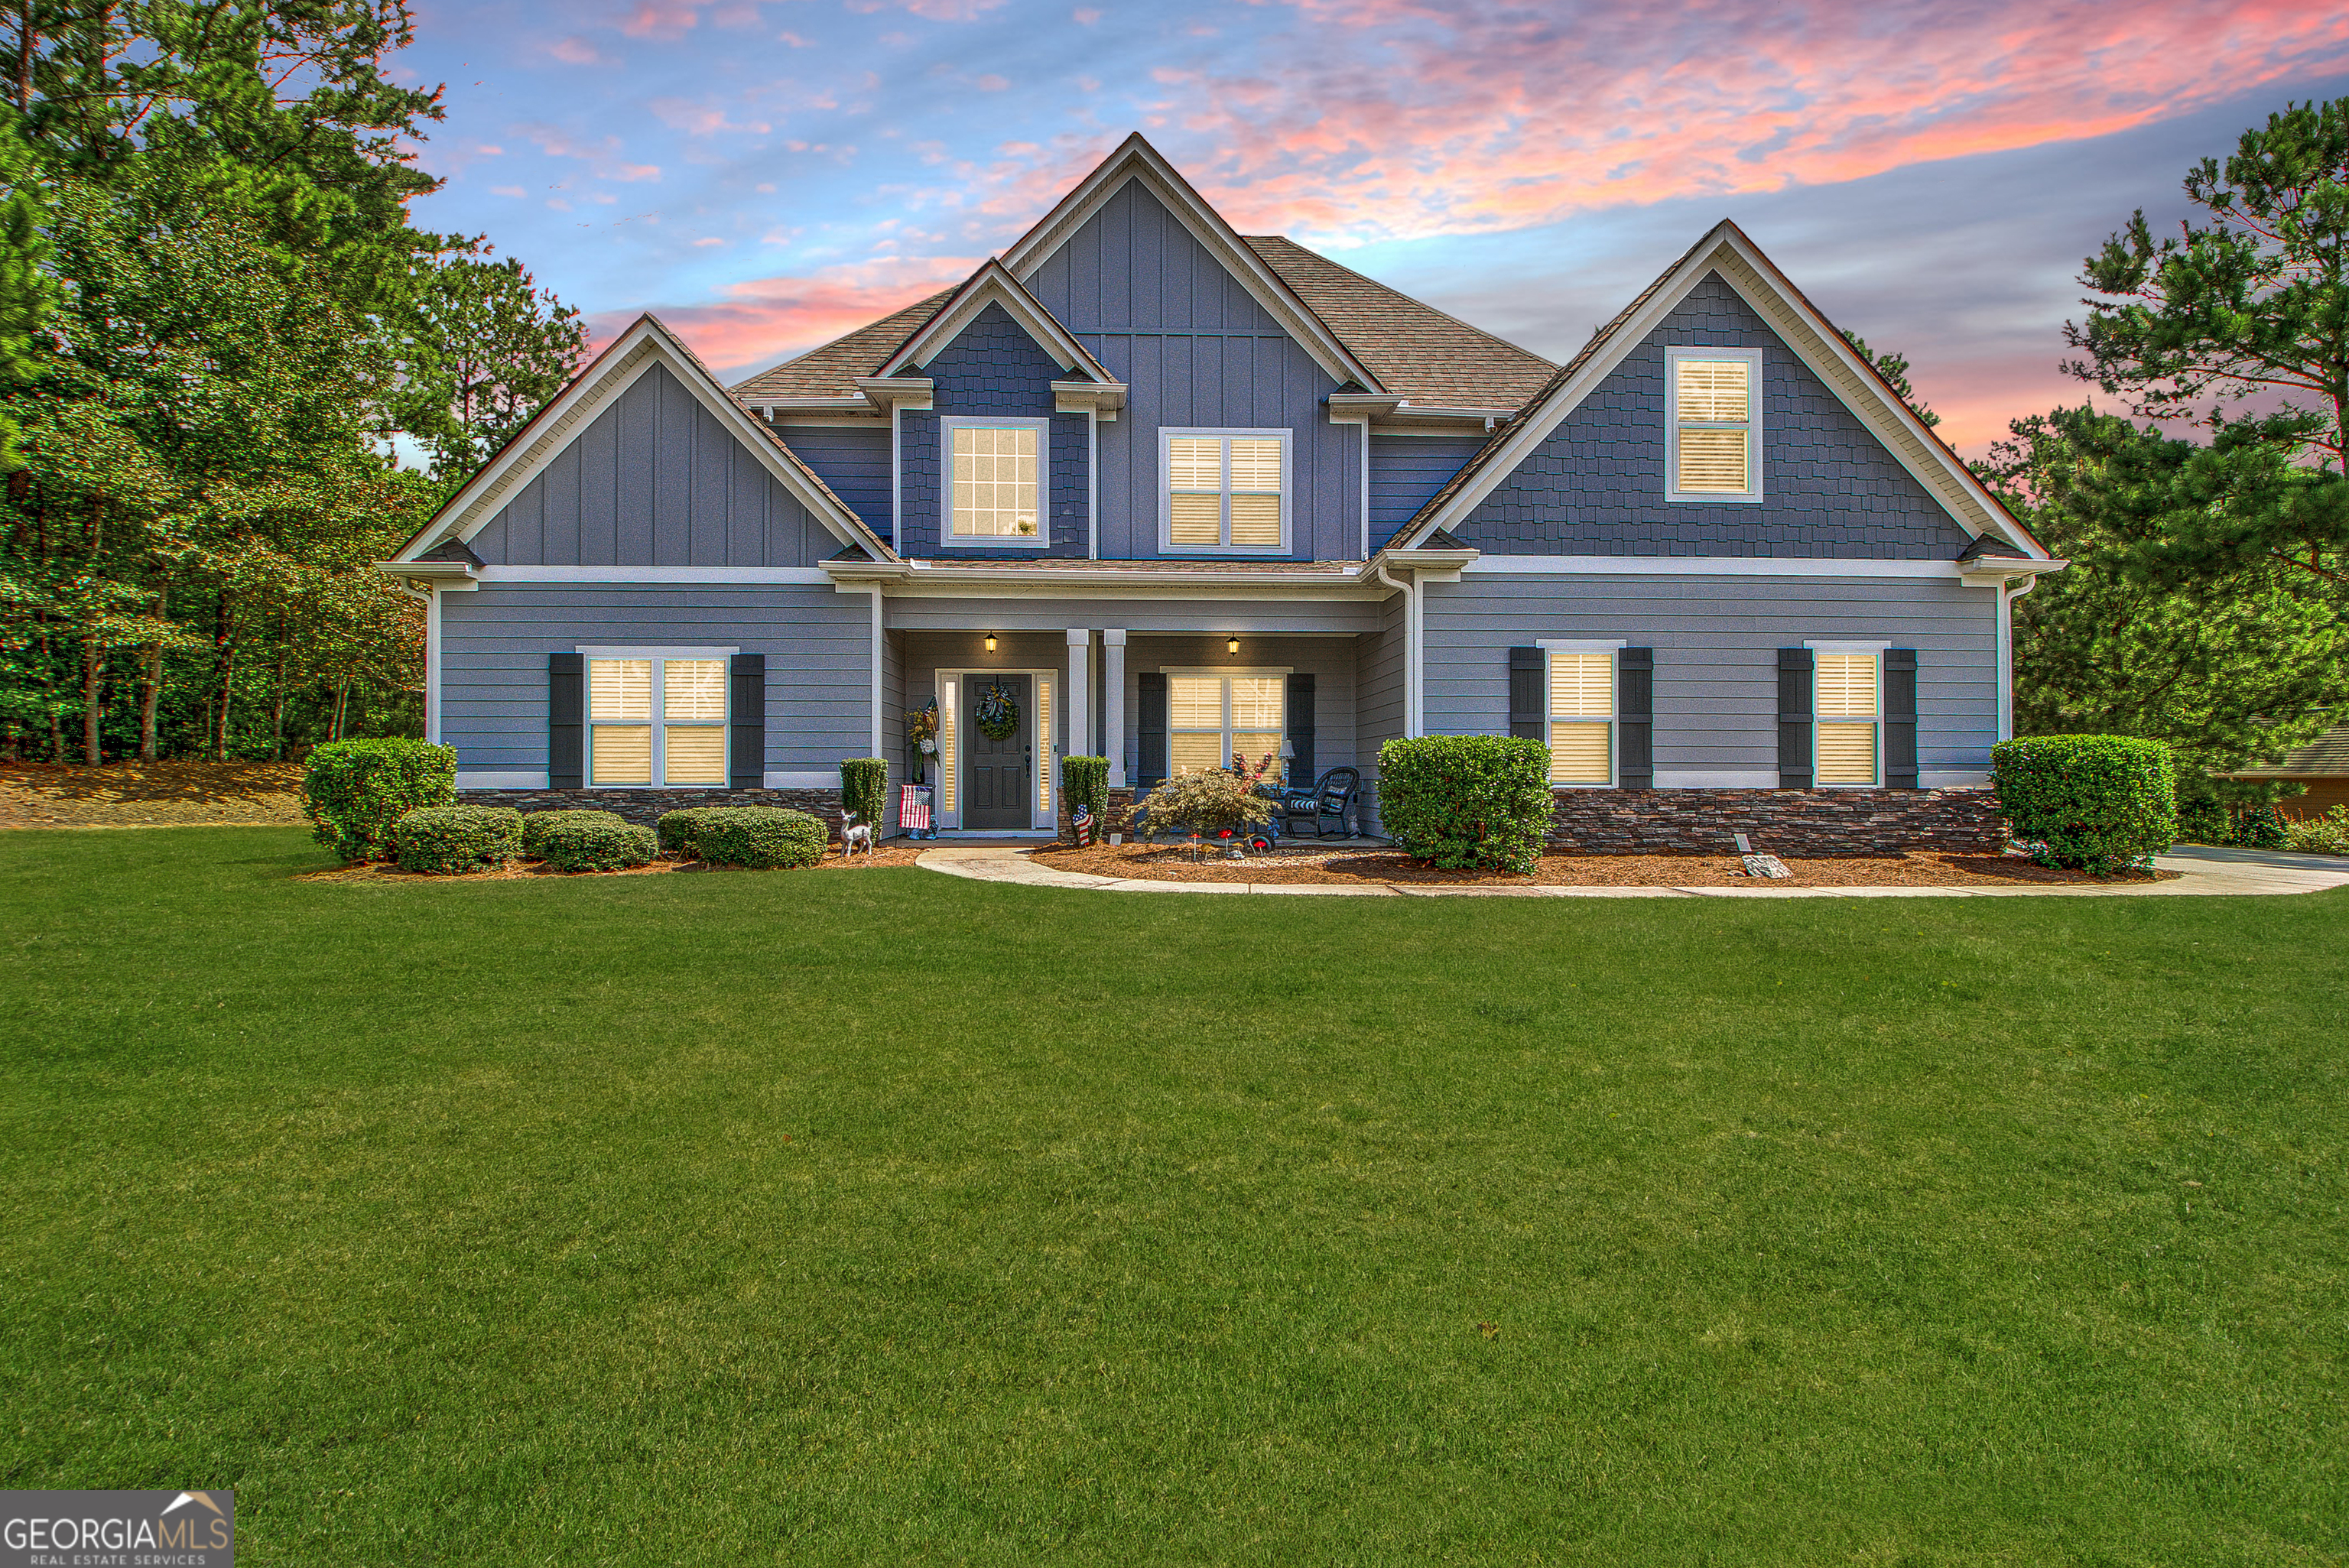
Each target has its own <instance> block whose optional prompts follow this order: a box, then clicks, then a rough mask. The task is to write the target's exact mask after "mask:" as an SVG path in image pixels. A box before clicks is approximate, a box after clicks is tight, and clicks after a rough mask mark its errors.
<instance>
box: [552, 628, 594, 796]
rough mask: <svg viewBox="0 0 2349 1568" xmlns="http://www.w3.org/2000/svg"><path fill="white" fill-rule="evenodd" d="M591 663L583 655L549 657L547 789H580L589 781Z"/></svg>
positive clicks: (553, 655) (554, 655) (555, 655)
mask: <svg viewBox="0 0 2349 1568" xmlns="http://www.w3.org/2000/svg"><path fill="white" fill-rule="evenodd" d="M586 760H587V660H586V657H585V655H580V654H549V655H546V787H547V788H548V789H578V788H580V787H581V785H583V784H584V783H585V782H586Z"/></svg>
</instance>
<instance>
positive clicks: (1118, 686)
mask: <svg viewBox="0 0 2349 1568" xmlns="http://www.w3.org/2000/svg"><path fill="white" fill-rule="evenodd" d="M1102 750H1103V751H1106V752H1107V753H1109V787H1110V788H1111V789H1124V788H1125V628H1124V627H1123V626H1112V627H1111V628H1110V629H1109V630H1108V631H1105V632H1103V633H1102Z"/></svg>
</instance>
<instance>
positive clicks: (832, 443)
mask: <svg viewBox="0 0 2349 1568" xmlns="http://www.w3.org/2000/svg"><path fill="white" fill-rule="evenodd" d="M777 432H778V433H779V434H780V435H781V437H782V438H783V444H784V445H786V446H788V447H790V448H791V449H792V451H793V452H795V453H797V454H798V456H799V459H800V460H801V461H802V462H804V463H805V464H807V466H808V467H810V468H812V469H814V470H815V471H816V475H817V477H818V478H820V479H822V480H823V482H824V483H825V484H827V485H830V486H831V487H832V493H833V494H834V495H836V496H838V497H839V498H840V499H841V500H843V501H845V502H847V503H848V508H849V510H850V511H854V513H856V515H857V516H858V517H860V518H863V519H864V526H865V527H867V528H869V529H871V530H872V531H874V532H875V533H877V534H879V535H880V536H881V537H882V538H883V539H888V538H889V529H890V520H889V427H888V426H887V425H886V424H885V423H883V422H881V421H877V420H876V421H874V423H873V424H872V425H870V426H865V427H851V426H844V425H783V426H778V427H777ZM890 542H891V543H892V544H894V543H895V541H894V540H891V541H890Z"/></svg>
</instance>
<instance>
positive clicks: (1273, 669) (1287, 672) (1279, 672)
mask: <svg viewBox="0 0 2349 1568" xmlns="http://www.w3.org/2000/svg"><path fill="white" fill-rule="evenodd" d="M1143 635H1145V636H1180V635H1182V634H1181V633H1168V632H1156V633H1144V634H1143ZM1158 673H1159V674H1160V675H1162V676H1293V675H1295V674H1296V673H1297V666H1296V665H1159V666H1158Z"/></svg>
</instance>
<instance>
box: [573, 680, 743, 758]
mask: <svg viewBox="0 0 2349 1568" xmlns="http://www.w3.org/2000/svg"><path fill="white" fill-rule="evenodd" d="M577 651H578V652H579V653H580V654H582V655H585V657H587V658H590V659H643V660H647V661H648V662H650V664H651V665H652V666H653V674H652V697H653V713H652V717H649V718H647V719H646V720H645V724H646V725H647V727H650V728H651V730H652V764H651V766H652V776H653V781H652V782H651V783H649V784H605V783H603V782H600V781H599V780H598V779H596V777H595V731H596V729H597V728H598V727H599V724H600V722H601V721H599V720H597V718H596V717H595V677H594V672H592V671H587V670H583V671H581V672H580V675H581V677H582V680H583V682H584V684H585V686H586V688H587V689H586V690H585V692H583V693H582V694H581V695H582V696H584V697H585V701H584V702H583V703H582V704H581V706H582V707H585V709H586V710H587V722H586V726H585V728H586V731H587V734H586V736H585V741H586V745H585V748H584V749H585V752H586V756H585V758H582V761H583V762H584V764H585V766H584V768H583V769H582V771H583V772H584V773H585V775H586V787H587V788H588V789H732V788H733V780H732V779H731V778H730V777H726V778H721V779H719V781H718V782H717V783H715V784H711V783H709V782H706V781H704V782H700V783H692V784H671V783H669V782H668V781H667V780H668V684H667V682H668V671H667V667H666V666H667V664H668V661H669V660H671V659H724V660H729V661H730V660H731V658H732V656H733V655H735V654H737V653H739V652H740V651H741V650H740V649H739V648H596V647H588V646H585V645H582V646H581V647H580V648H579V649H578V650H577ZM719 680H720V682H721V683H722V689H723V690H724V691H725V693H726V712H725V716H724V717H722V718H720V719H719V721H718V724H717V725H716V728H717V730H718V735H719V741H718V749H719V755H720V756H723V757H725V758H727V759H728V771H729V773H731V770H732V758H733V755H734V751H733V748H734V669H733V665H731V663H729V664H728V665H727V668H726V671H725V673H724V674H723V675H722V676H719ZM610 722H611V725H612V727H614V728H616V729H632V728H635V727H636V721H635V720H633V719H614V720H611V721H610ZM695 727H697V728H709V727H710V726H709V725H707V724H697V725H696V726H695Z"/></svg>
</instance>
